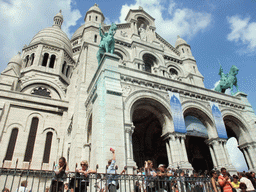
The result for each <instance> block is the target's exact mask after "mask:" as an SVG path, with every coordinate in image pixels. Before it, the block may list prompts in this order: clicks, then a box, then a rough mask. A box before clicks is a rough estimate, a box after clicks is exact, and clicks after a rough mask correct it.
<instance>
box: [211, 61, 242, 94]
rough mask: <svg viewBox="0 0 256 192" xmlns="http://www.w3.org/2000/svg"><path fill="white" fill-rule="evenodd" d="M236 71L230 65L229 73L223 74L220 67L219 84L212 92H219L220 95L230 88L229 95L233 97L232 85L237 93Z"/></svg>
mask: <svg viewBox="0 0 256 192" xmlns="http://www.w3.org/2000/svg"><path fill="white" fill-rule="evenodd" d="M238 71H239V69H238V68H237V67H236V66H235V65H232V67H231V69H230V71H229V73H228V74H224V73H223V69H222V67H221V66H220V71H219V75H220V82H219V83H218V85H217V86H216V87H215V88H214V90H215V91H218V92H221V93H225V91H226V89H228V88H230V89H231V94H232V95H234V94H235V93H233V85H234V86H235V87H236V90H237V92H239V90H238V85H237V78H236V75H237V74H238Z"/></svg>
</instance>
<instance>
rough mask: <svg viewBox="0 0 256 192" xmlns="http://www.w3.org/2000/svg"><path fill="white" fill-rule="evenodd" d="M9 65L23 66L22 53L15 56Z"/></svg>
mask: <svg viewBox="0 0 256 192" xmlns="http://www.w3.org/2000/svg"><path fill="white" fill-rule="evenodd" d="M9 63H17V64H18V65H21V64H22V59H21V56H20V52H19V53H18V54H17V55H15V56H13V57H12V58H11V60H10V61H9Z"/></svg>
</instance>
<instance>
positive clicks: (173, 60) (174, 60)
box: [163, 55, 182, 64]
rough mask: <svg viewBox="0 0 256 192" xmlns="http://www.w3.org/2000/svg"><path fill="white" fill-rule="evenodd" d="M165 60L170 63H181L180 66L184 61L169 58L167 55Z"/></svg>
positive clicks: (164, 56)
mask: <svg viewBox="0 0 256 192" xmlns="http://www.w3.org/2000/svg"><path fill="white" fill-rule="evenodd" d="M163 58H164V59H165V60H169V61H172V62H175V63H179V64H182V61H181V60H179V59H177V58H174V57H170V56H167V55H163Z"/></svg>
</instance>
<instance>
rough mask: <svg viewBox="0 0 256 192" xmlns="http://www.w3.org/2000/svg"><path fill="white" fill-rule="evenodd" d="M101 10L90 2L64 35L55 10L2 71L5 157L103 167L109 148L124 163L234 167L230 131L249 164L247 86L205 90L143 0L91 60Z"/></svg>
mask: <svg viewBox="0 0 256 192" xmlns="http://www.w3.org/2000/svg"><path fill="white" fill-rule="evenodd" d="M65 19H68V18H65ZM104 19H105V18H104V15H103V13H102V12H101V10H100V8H99V7H98V5H96V4H95V5H94V6H92V7H91V8H90V9H89V10H88V11H87V13H86V14H85V17H84V24H83V25H81V26H80V27H79V28H78V29H77V30H76V31H75V33H74V34H73V36H72V38H71V40H70V39H69V38H68V37H67V35H66V34H65V33H64V32H63V31H62V30H61V25H62V23H63V21H64V19H63V16H62V14H61V12H60V13H58V14H57V15H56V16H54V23H53V26H52V27H48V28H45V29H43V30H41V31H40V32H38V33H37V34H36V35H35V36H34V37H33V39H32V40H31V42H30V43H29V44H28V45H25V46H24V47H23V49H22V52H21V53H18V54H17V55H16V56H14V57H13V58H12V59H11V60H10V62H9V63H8V65H7V67H6V68H5V70H4V71H2V72H1V75H0V92H1V93H0V110H1V112H0V114H1V119H0V134H1V135H0V161H1V162H3V164H2V166H3V167H6V168H14V167H15V166H16V163H17V167H18V168H28V166H30V168H32V169H41V168H42V169H46V170H52V167H53V164H56V162H58V159H59V158H60V157H61V156H64V157H66V159H67V161H68V164H69V167H70V170H74V169H75V164H76V163H79V162H80V161H81V160H88V161H89V164H90V167H91V168H92V169H95V167H96V165H97V164H98V165H99V172H105V165H106V164H107V161H108V160H109V159H110V158H111V153H110V150H109V148H110V147H112V148H114V149H115V150H116V156H117V164H118V165H119V167H124V166H127V167H128V171H132V169H133V167H134V166H135V167H142V166H143V164H144V161H145V160H152V161H153V162H154V165H155V166H157V165H158V164H166V165H169V166H170V167H172V168H176V167H181V168H184V169H188V170H190V171H192V170H197V171H198V170H211V169H213V168H217V169H219V168H221V167H226V168H227V169H228V170H229V171H231V172H235V171H236V170H235V168H234V167H233V165H232V163H231V160H230V157H229V155H228V152H227V147H226V142H227V139H228V138H230V137H235V138H236V139H237V141H238V144H239V148H240V150H241V151H242V152H243V154H244V157H245V160H246V163H247V165H248V168H249V170H252V171H253V170H254V171H256V131H255V130H256V116H255V114H254V111H253V109H252V107H251V105H250V103H249V102H248V100H247V95H246V94H245V93H241V92H238V93H236V94H235V95H234V96H230V95H226V94H223V93H219V92H216V91H213V90H209V89H206V88H205V87H204V77H203V76H202V74H201V73H200V72H199V69H198V67H197V64H196V60H195V58H194V57H193V54H192V50H191V47H190V45H189V44H188V43H187V42H186V41H185V40H183V39H182V38H181V37H179V36H178V38H177V40H176V43H175V46H173V45H171V44H170V43H169V42H167V41H166V40H165V39H164V38H162V37H161V35H160V34H158V33H156V27H155V21H154V18H152V17H151V16H150V15H149V14H148V13H146V12H145V11H144V10H143V8H141V7H140V8H138V9H134V10H130V11H129V12H128V14H127V16H126V19H125V20H126V22H125V23H119V24H116V25H117V30H116V33H115V36H114V38H115V50H114V54H109V53H106V54H104V55H103V58H102V59H101V61H100V62H99V63H98V61H97V57H96V54H97V51H98V49H99V43H100V41H101V36H100V33H99V26H100V24H101V26H102V27H101V30H102V33H103V34H104V33H106V32H108V30H109V28H110V25H106V24H104ZM172 98H174V99H173V100H172ZM213 106H215V108H214V107H213ZM215 109H216V110H217V112H216V110H215ZM215 112H216V114H217V115H216V114H215ZM17 159H18V161H17Z"/></svg>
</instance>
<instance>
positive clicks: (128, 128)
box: [124, 123, 135, 134]
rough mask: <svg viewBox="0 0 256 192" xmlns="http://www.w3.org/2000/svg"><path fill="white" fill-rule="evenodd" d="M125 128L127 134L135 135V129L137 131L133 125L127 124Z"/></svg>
mask: <svg viewBox="0 0 256 192" xmlns="http://www.w3.org/2000/svg"><path fill="white" fill-rule="evenodd" d="M124 126H125V128H124V129H125V132H126V133H131V134H133V132H134V129H135V126H134V125H133V123H125V124H124Z"/></svg>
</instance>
